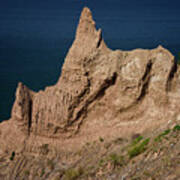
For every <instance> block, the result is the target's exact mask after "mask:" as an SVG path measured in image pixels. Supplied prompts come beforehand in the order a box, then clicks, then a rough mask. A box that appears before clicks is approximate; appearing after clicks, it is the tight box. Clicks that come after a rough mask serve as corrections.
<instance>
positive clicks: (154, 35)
mask: <svg viewBox="0 0 180 180" xmlns="http://www.w3.org/2000/svg"><path fill="white" fill-rule="evenodd" d="M85 5H86V6H89V7H90V8H91V10H92V12H93V15H94V19H95V21H96V23H97V27H101V28H102V30H103V37H104V39H105V42H106V43H107V45H108V46H109V47H110V48H112V49H124V50H130V49H134V48H150V49H151V48H155V47H157V46H158V45H159V44H161V45H163V46H164V47H166V48H168V49H169V50H170V51H171V52H172V53H173V54H174V55H177V54H178V52H179V51H180V11H179V7H180V6H179V5H180V3H179V2H178V1H171V2H170V1H168V0H159V1H158V2H156V1H147V0H133V1H131V0H126V1H119V0H111V1H110V0H109V1H108V0H105V1H103V0H102V1H100V2H97V1H95V0H91V1H90V0H84V1H83V0H81V1H80V0H76V1H75V0H66V1H65V0H62V1H57V0H54V1H53V3H52V1H50V0H46V1H42V0H39V1H38V2H37V1H35V0H32V1H30V2H27V1H23V0H13V1H11V0H6V2H4V3H2V4H1V7H0V121H1V120H5V119H8V118H9V117H10V111H11V107H12V104H13V101H14V95H15V89H16V86H17V83H18V82H19V81H22V82H23V83H24V84H26V85H27V86H28V87H30V88H31V89H33V90H35V91H38V90H40V89H43V88H44V87H45V86H48V85H52V84H54V83H55V82H56V81H57V79H58V77H59V75H60V71H61V66H62V64H63V61H64V58H65V55H66V53H67V51H68V49H69V47H70V46H71V43H72V42H73V39H74V34H75V29H76V26H77V23H78V18H79V15H80V12H81V10H82V8H83V7H84V6H85Z"/></svg>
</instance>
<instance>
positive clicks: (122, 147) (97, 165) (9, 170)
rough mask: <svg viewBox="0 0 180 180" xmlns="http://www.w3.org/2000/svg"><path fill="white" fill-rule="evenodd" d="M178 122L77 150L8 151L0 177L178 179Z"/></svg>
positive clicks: (45, 148) (56, 179)
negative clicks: (57, 152)
mask: <svg viewBox="0 0 180 180" xmlns="http://www.w3.org/2000/svg"><path fill="white" fill-rule="evenodd" d="M179 138H180V126H179V125H177V126H176V127H173V128H171V129H166V130H163V131H162V132H156V133H152V134H149V135H145V137H144V136H143V135H135V136H134V137H131V138H127V139H125V138H123V139H122V138H118V137H117V138H116V139H114V140H113V141H111V142H108V141H107V140H106V139H103V138H101V137H100V138H99V140H98V141H96V142H87V143H86V145H85V146H84V147H83V148H82V149H81V150H79V151H78V152H73V151H72V152H71V153H69V154H68V153H64V154H62V153H61V154H59V155H54V156H49V155H48V145H47V146H46V147H42V148H43V151H42V152H43V153H42V156H38V157H35V156H33V155H22V154H20V155H16V154H14V153H11V155H10V156H7V155H5V156H4V157H1V158H0V179H3V180H6V179H13V180H14V179H21V180H23V179H24V180H27V179H33V180H36V179H37V180H41V179H50V180H58V179H64V180H74V179H115V180H117V179H123V180H125V179H130V180H141V179H143V180H144V179H148V180H154V179H157V180H161V179H162V180H166V179H167V180H171V179H172V180H175V179H180V141H179Z"/></svg>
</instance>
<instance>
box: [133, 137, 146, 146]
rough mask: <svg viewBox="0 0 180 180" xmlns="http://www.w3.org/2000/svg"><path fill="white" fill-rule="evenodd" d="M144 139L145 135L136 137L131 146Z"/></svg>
mask: <svg viewBox="0 0 180 180" xmlns="http://www.w3.org/2000/svg"><path fill="white" fill-rule="evenodd" d="M142 139H143V136H139V137H137V138H136V139H134V140H133V142H132V143H131V146H134V145H136V144H138V143H139V142H140V141H141V140H142Z"/></svg>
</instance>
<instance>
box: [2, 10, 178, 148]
mask: <svg viewBox="0 0 180 180" xmlns="http://www.w3.org/2000/svg"><path fill="white" fill-rule="evenodd" d="M179 87H180V76H179V67H177V66H176V63H175V61H174V57H173V56H172V54H171V53H170V52H169V51H168V50H166V49H164V48H163V47H161V46H159V47H158V48H157V49H154V50H142V49H136V50H133V51H120V50H116V51H112V50H110V49H108V48H107V46H106V45H105V43H104V40H103V39H102V33H101V30H98V31H97V30H96V28H95V22H94V21H93V19H92V14H91V12H90V10H89V9H88V8H84V9H83V11H82V14H81V17H80V21H79V25H78V28H77V32H76V38H75V40H74V43H73V45H72V47H71V48H70V50H69V52H68V54H67V57H66V59H65V63H64V65H63V68H62V74H61V76H60V78H59V80H58V82H57V84H56V85H54V86H51V87H47V88H46V89H45V90H44V91H40V92H38V93H35V92H32V91H31V90H29V89H28V88H27V87H26V86H24V85H23V84H21V83H19V85H18V88H17V92H16V101H15V103H14V106H13V109H12V117H11V119H10V120H9V121H8V122H3V123H1V124H0V133H1V134H0V142H2V144H3V146H2V149H3V150H7V149H12V148H13V149H17V148H18V147H19V146H20V145H21V144H22V145H23V146H22V147H21V149H23V148H26V149H28V150H29V151H32V149H34V148H35V147H36V146H37V144H38V145H41V144H43V143H44V142H48V143H52V144H56V145H57V146H58V144H61V145H62V146H64V147H66V148H67V147H69V146H70V144H71V145H72V144H73V143H76V142H79V141H80V142H81V143H82V144H83V143H84V142H85V141H86V140H88V139H91V140H92V139H96V138H97V137H99V136H107V137H111V136H117V135H118V136H119V135H120V136H124V135H127V134H128V133H129V134H133V133H137V132H138V133H141V132H143V131H145V130H147V129H148V128H151V127H152V128H156V127H158V126H160V125H166V124H167V122H168V121H169V120H174V119H177V118H179V117H180V116H179V114H178V112H179V110H180V107H179V105H178V102H180V94H179V93H180V92H179V91H180V90H179V89H180V88H179ZM14 134H16V135H14ZM5 137H6V138H5ZM19 137H20V138H19ZM70 137H71V138H70ZM3 138H5V139H6V143H5V141H4V139H3ZM16 138H18V140H17V141H18V144H17V143H13V139H14V141H15V140H16ZM9 144H10V147H9ZM79 145H80V144H78V146H79ZM32 146H33V147H32Z"/></svg>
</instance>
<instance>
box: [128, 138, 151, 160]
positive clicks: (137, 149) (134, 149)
mask: <svg viewBox="0 0 180 180" xmlns="http://www.w3.org/2000/svg"><path fill="white" fill-rule="evenodd" d="M149 140H150V139H149V138H147V139H145V140H144V141H142V142H141V143H138V144H135V145H134V146H131V148H130V149H129V151H128V155H129V158H133V157H135V156H137V155H139V154H141V153H143V152H144V151H145V150H146V149H147V145H148V143H149Z"/></svg>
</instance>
